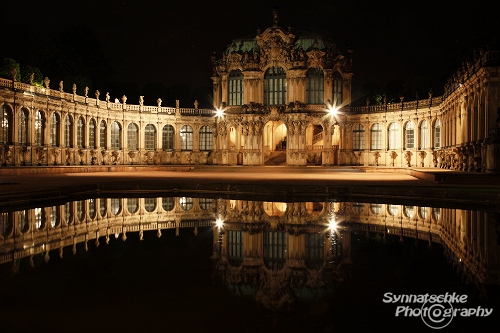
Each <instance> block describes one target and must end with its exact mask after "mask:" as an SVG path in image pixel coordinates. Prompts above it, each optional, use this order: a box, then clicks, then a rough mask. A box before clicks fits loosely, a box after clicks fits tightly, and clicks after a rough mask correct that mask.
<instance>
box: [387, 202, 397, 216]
mask: <svg viewBox="0 0 500 333" xmlns="http://www.w3.org/2000/svg"><path fill="white" fill-rule="evenodd" d="M387 212H388V213H389V215H392V216H396V215H398V214H399V206H398V205H387Z"/></svg>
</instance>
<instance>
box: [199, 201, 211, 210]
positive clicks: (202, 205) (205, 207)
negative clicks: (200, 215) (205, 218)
mask: <svg viewBox="0 0 500 333" xmlns="http://www.w3.org/2000/svg"><path fill="white" fill-rule="evenodd" d="M212 202H213V199H210V198H200V199H199V200H198V203H199V205H200V208H201V209H203V210H209V209H210V207H212Z"/></svg>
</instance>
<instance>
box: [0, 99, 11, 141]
mask: <svg viewBox="0 0 500 333" xmlns="http://www.w3.org/2000/svg"><path fill="white" fill-rule="evenodd" d="M11 142H12V111H11V109H10V107H9V106H7V105H2V110H1V111H0V143H11Z"/></svg>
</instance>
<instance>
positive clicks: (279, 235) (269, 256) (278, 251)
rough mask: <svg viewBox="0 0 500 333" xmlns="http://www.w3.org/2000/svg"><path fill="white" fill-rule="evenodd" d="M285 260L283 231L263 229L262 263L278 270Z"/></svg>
mask: <svg viewBox="0 0 500 333" xmlns="http://www.w3.org/2000/svg"><path fill="white" fill-rule="evenodd" d="M285 261H286V234H285V232H284V231H264V263H265V265H266V267H267V268H269V269H272V270H278V269H281V268H283V266H284V265H285Z"/></svg>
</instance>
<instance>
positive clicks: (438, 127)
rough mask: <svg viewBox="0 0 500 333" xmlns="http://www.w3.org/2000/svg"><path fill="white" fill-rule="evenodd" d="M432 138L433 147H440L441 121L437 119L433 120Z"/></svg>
mask: <svg viewBox="0 0 500 333" xmlns="http://www.w3.org/2000/svg"><path fill="white" fill-rule="evenodd" d="M432 133H433V135H432V136H433V139H434V148H440V147H441V121H439V119H436V121H435V122H434V128H433V131H432Z"/></svg>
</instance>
